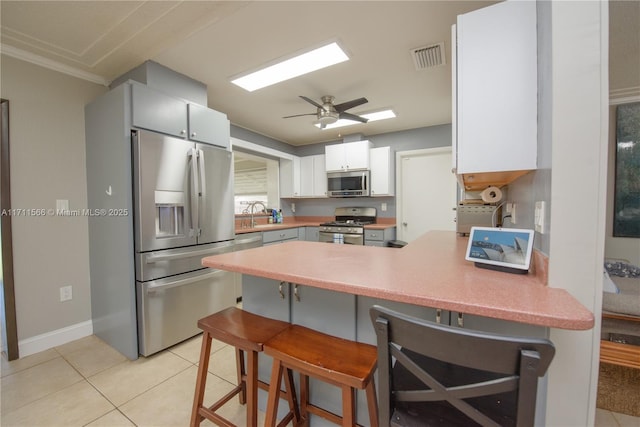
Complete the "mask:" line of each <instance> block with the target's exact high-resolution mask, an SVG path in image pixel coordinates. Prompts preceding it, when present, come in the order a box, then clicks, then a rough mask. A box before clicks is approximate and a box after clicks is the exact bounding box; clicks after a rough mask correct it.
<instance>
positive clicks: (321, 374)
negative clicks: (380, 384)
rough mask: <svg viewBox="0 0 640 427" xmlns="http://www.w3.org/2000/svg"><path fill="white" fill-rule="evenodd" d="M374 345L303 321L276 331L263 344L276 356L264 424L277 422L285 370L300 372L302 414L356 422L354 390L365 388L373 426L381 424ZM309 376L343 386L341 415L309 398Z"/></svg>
mask: <svg viewBox="0 0 640 427" xmlns="http://www.w3.org/2000/svg"><path fill="white" fill-rule="evenodd" d="M376 352H377V350H376V347H375V346H372V345H369V344H364V343H358V342H355V341H349V340H346V339H342V338H337V337H334V336H331V335H327V334H324V333H322V332H319V331H316V330H313V329H309V328H306V327H304V326H300V325H290V326H289V328H287V329H285V330H283V331H282V332H280V333H279V334H277V335H275V336H274V337H273V338H271V339H270V340H269V341H267V342H266V343H265V344H264V353H265V354H267V355H269V356H271V357H273V369H272V371H271V386H270V389H269V398H268V402H267V418H266V421H265V426H274V425H275V421H276V419H275V417H276V414H277V411H278V389H279V387H278V386H277V385H278V384H280V381H281V378H282V374H283V370H284V369H287V368H288V369H293V370H295V371H298V372H299V373H300V416H301V417H302V421H303V422H308V420H309V413H311V414H315V415H318V416H320V417H322V418H325V419H327V420H329V421H331V422H333V423H336V424H339V425H340V424H341V425H343V426H355V425H356V414H355V390H356V389H359V390H365V393H366V396H367V405H368V407H369V420H370V423H371V426H374V427H377V426H378V403H377V400H376V389H375V382H374V377H373V374H374V372H375V370H376V359H377V354H376ZM309 377H313V378H316V379H319V380H322V381H324V382H327V383H329V384H333V385H335V386H337V387H340V388H341V389H342V417H340V416H338V415H336V414H334V413H331V412H329V411H327V410H325V409H323V408H320V407H318V406H316V405H313V404H311V403H310V402H309Z"/></svg>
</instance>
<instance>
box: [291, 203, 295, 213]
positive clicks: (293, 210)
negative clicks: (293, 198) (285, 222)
mask: <svg viewBox="0 0 640 427" xmlns="http://www.w3.org/2000/svg"><path fill="white" fill-rule="evenodd" d="M295 211H296V204H295V203H291V212H294V213H295Z"/></svg>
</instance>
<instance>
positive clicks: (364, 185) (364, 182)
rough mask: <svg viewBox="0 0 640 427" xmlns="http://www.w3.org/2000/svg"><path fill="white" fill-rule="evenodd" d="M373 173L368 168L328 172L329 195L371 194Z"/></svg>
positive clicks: (356, 195) (359, 195)
mask: <svg viewBox="0 0 640 427" xmlns="http://www.w3.org/2000/svg"><path fill="white" fill-rule="evenodd" d="M370 177H371V175H370V172H369V171H368V170H359V171H350V172H328V173H327V196H329V197H366V196H369V192H370V186H371V184H370V182H371V178H370Z"/></svg>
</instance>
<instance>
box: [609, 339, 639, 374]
mask: <svg viewBox="0 0 640 427" xmlns="http://www.w3.org/2000/svg"><path fill="white" fill-rule="evenodd" d="M600 362H602V363H612V364H614V365H620V366H626V367H628V368H636V369H640V346H637V345H629V344H621V343H617V342H612V341H604V340H602V341H600Z"/></svg>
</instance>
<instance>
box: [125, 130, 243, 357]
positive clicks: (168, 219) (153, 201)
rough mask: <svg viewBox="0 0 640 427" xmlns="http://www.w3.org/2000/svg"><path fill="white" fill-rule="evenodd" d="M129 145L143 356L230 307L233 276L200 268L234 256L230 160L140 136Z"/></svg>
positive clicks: (214, 151) (205, 149)
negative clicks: (207, 260) (205, 261)
mask: <svg viewBox="0 0 640 427" xmlns="http://www.w3.org/2000/svg"><path fill="white" fill-rule="evenodd" d="M131 142H132V155H133V156H132V160H133V168H132V169H133V197H134V204H133V207H134V245H135V275H136V283H135V287H136V308H137V320H138V322H137V323H138V351H139V353H140V354H142V355H144V356H147V355H150V354H153V353H155V352H157V351H160V350H162V349H164V348H167V347H169V346H171V345H173V344H176V343H178V342H180V341H182V340H184V339H186V338H189V337H191V336H193V335H196V334H197V333H198V332H199V330H198V328H197V320H198V319H199V318H201V317H204V316H206V315H208V314H211V313H214V312H216V311H218V310H221V309H222V308H225V307H228V306H230V305H233V304H234V303H235V292H234V286H233V280H234V279H233V274H232V273H229V272H225V271H222V270H212V269H209V268H203V267H202V265H201V260H202V258H203V257H205V256H208V255H214V254H219V253H225V252H230V251H232V250H233V245H234V240H233V239H234V237H235V232H234V214H233V169H232V154H231V152H230V151H228V150H224V149H222V148H217V147H215V146H212V145H208V144H202V143H196V142H193V141H189V140H185V139H179V138H173V137H170V136H166V135H162V134H158V133H155V132H149V131H144V130H133V131H132V132H131Z"/></svg>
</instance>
